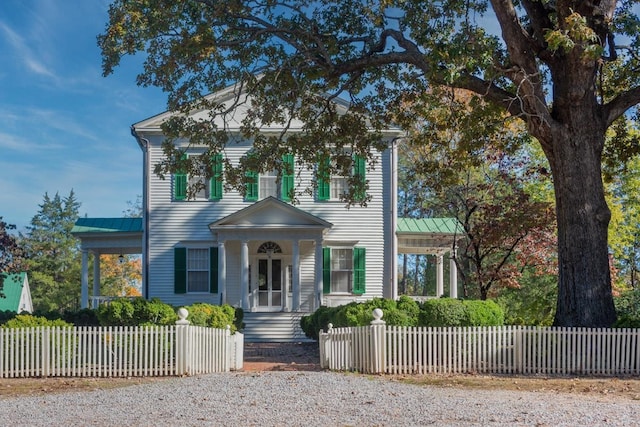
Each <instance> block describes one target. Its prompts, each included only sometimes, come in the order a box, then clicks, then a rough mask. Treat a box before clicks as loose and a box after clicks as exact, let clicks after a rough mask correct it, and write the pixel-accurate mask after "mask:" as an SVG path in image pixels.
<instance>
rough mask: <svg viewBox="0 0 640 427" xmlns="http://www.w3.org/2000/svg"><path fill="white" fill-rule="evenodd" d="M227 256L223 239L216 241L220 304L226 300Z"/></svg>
mask: <svg viewBox="0 0 640 427" xmlns="http://www.w3.org/2000/svg"><path fill="white" fill-rule="evenodd" d="M226 259H227V257H226V255H225V251H224V241H222V242H218V293H219V294H220V305H222V304H225V303H226V302H227V265H226V263H225V261H226Z"/></svg>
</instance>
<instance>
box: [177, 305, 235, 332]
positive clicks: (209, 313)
mask: <svg viewBox="0 0 640 427" xmlns="http://www.w3.org/2000/svg"><path fill="white" fill-rule="evenodd" d="M185 308H186V309H187V311H188V312H189V317H187V320H188V321H189V322H191V324H192V325H196V326H208V327H211V328H219V329H225V328H226V327H227V325H229V326H231V331H232V332H235V331H237V330H238V320H237V313H238V310H237V309H236V308H234V307H232V306H230V305H228V304H224V305H213V304H206V303H196V304H192V305H190V306H187V307H185ZM240 313H241V317H240V320H239V322H240V326H241V325H242V316H243V315H244V313H243V312H242V309H240Z"/></svg>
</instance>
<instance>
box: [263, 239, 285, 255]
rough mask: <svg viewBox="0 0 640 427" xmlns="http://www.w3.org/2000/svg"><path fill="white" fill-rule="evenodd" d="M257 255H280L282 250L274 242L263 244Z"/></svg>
mask: <svg viewBox="0 0 640 427" xmlns="http://www.w3.org/2000/svg"><path fill="white" fill-rule="evenodd" d="M258 253H259V254H281V253H282V249H281V248H280V245H278V244H277V243H275V242H264V243H263V244H261V245H260V247H259V248H258Z"/></svg>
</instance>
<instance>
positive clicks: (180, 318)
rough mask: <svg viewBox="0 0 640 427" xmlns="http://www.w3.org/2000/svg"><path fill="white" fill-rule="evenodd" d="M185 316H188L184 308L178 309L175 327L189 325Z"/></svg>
mask: <svg viewBox="0 0 640 427" xmlns="http://www.w3.org/2000/svg"><path fill="white" fill-rule="evenodd" d="M187 316H189V311H188V310H187V309H186V308H184V307H181V308H179V309H178V320H176V325H188V324H189V323H191V322H189V321H188V320H187Z"/></svg>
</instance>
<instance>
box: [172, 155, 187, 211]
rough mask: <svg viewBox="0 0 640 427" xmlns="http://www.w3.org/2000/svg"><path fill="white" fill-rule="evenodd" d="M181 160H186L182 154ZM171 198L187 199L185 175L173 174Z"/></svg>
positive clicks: (181, 173) (179, 172)
mask: <svg viewBox="0 0 640 427" xmlns="http://www.w3.org/2000/svg"><path fill="white" fill-rule="evenodd" d="M181 159H182V160H186V159H187V155H186V154H183V155H182V157H181ZM173 198H174V199H175V200H184V199H186V198H187V174H186V173H184V172H182V171H178V172H176V173H175V174H173Z"/></svg>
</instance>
